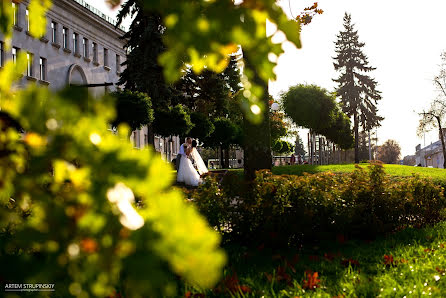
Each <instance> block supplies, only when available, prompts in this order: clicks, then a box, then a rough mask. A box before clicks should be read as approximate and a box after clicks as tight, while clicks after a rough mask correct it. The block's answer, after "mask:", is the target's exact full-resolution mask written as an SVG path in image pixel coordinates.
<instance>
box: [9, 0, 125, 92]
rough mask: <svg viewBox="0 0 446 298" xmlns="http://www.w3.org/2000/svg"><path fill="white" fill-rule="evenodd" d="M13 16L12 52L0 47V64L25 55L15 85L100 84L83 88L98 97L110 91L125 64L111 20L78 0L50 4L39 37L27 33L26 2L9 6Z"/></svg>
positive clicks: (55, 87)
mask: <svg viewBox="0 0 446 298" xmlns="http://www.w3.org/2000/svg"><path fill="white" fill-rule="evenodd" d="M11 5H12V6H13V8H14V10H15V13H14V22H15V24H14V30H13V38H12V49H11V50H9V51H6V50H5V49H4V46H3V40H4V39H3V36H0V41H1V42H2V58H3V59H2V62H4V61H5V60H8V59H13V60H14V59H16V57H17V55H18V53H19V52H25V53H26V56H27V59H28V67H27V70H26V74H25V75H24V77H23V78H22V80H21V81H20V82H19V86H20V85H24V84H27V83H29V82H36V83H37V84H39V85H45V86H48V87H49V88H51V89H53V90H58V89H61V88H63V87H64V86H66V85H68V84H78V85H79V84H81V85H87V84H89V85H91V84H103V85H104V83H108V85H109V86H100V87H94V88H89V89H90V90H89V91H91V92H92V93H93V94H95V95H100V94H103V93H104V92H106V91H107V90H109V91H112V90H115V89H116V87H117V86H116V84H117V82H118V80H119V73H120V71H121V65H120V64H121V63H122V62H123V61H124V59H125V51H124V49H123V46H124V42H125V41H124V40H121V39H119V37H120V36H122V35H123V34H124V31H123V30H122V28H115V25H114V22H113V20H112V19H110V18H108V17H107V16H105V15H104V14H102V13H101V12H99V11H97V10H95V9H94V8H93V7H90V6H89V5H88V4H87V3H85V2H84V1H79V0H76V1H75V0H53V5H52V7H51V9H50V10H49V11H48V13H47V30H46V34H45V35H44V36H43V37H41V38H34V37H32V36H31V35H30V34H29V25H30V24H29V18H28V15H29V11H28V5H29V0H22V1H18V2H14V1H12V2H11Z"/></svg>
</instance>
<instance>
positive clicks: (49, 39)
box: [0, 0, 180, 161]
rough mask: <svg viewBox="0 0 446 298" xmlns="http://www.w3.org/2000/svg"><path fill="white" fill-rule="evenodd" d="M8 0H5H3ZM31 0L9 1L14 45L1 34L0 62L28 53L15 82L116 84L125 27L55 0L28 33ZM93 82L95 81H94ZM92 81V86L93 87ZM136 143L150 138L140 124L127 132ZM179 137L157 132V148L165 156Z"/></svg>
mask: <svg viewBox="0 0 446 298" xmlns="http://www.w3.org/2000/svg"><path fill="white" fill-rule="evenodd" d="M6 1H8V0H6ZM29 2H30V1H29V0H22V1H11V5H12V6H13V8H14V29H13V38H12V43H11V44H12V48H11V49H9V50H6V49H5V46H4V36H3V35H1V34H0V50H1V52H0V67H1V66H3V64H4V63H5V61H6V60H11V59H12V60H15V59H16V58H17V55H18V54H19V53H20V52H24V53H26V57H27V63H28V65H27V70H26V73H25V74H24V76H23V78H22V79H21V80H20V81H19V82H18V84H17V87H19V88H20V87H23V86H25V85H26V84H29V83H35V84H38V85H42V86H48V88H50V89H52V90H59V89H61V88H63V87H65V86H67V85H70V84H74V85H88V86H91V87H88V88H89V92H90V93H92V94H93V95H94V96H100V95H102V94H104V93H105V92H108V91H114V90H116V89H117V88H118V81H119V75H120V72H121V71H122V70H123V69H122V67H123V66H121V64H122V63H123V62H124V61H125V57H126V52H125V50H124V44H125V40H122V39H120V37H121V36H122V35H123V34H124V33H125V31H124V28H123V27H122V26H121V27H119V28H116V27H115V25H116V21H115V20H114V19H112V18H110V17H108V16H107V15H105V14H104V13H102V12H101V11H99V10H97V9H96V8H94V7H93V6H91V5H90V4H88V3H86V2H85V1H82V0H53V1H52V3H53V5H52V7H51V8H50V10H49V11H48V12H47V16H46V17H47V27H46V33H45V35H44V36H42V37H41V38H34V37H32V36H31V35H30V34H29V26H30V22H29V18H28V16H29V10H28V7H29ZM94 85H96V86H94ZM93 86H94V87H93ZM130 139H131V141H132V142H133V144H134V146H135V148H143V147H145V146H146V145H147V144H148V130H147V127H143V128H142V129H141V130H137V131H134V132H133V133H132V135H131V137H130ZM179 143H180V140H179V138H178V137H172V138H161V137H156V138H155V149H156V150H157V151H158V152H161V155H162V156H163V157H164V158H165V159H166V160H168V161H170V160H172V159H173V158H175V157H176V154H177V152H178V151H179V146H180V144H179Z"/></svg>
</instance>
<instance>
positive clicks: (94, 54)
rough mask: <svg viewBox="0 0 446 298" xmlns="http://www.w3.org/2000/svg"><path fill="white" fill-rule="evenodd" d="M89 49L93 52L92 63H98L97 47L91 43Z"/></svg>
mask: <svg viewBox="0 0 446 298" xmlns="http://www.w3.org/2000/svg"><path fill="white" fill-rule="evenodd" d="M91 47H92V50H93V62H95V63H98V45H97V44H96V43H95V42H93V43H92V45H91Z"/></svg>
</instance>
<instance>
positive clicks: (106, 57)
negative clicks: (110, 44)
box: [104, 48, 108, 66]
mask: <svg viewBox="0 0 446 298" xmlns="http://www.w3.org/2000/svg"><path fill="white" fill-rule="evenodd" d="M104 66H108V49H106V48H104Z"/></svg>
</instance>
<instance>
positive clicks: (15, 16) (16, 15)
mask: <svg viewBox="0 0 446 298" xmlns="http://www.w3.org/2000/svg"><path fill="white" fill-rule="evenodd" d="M12 12H13V14H12V22H13V24H14V25H15V26H18V25H19V4H18V3H15V2H12Z"/></svg>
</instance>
